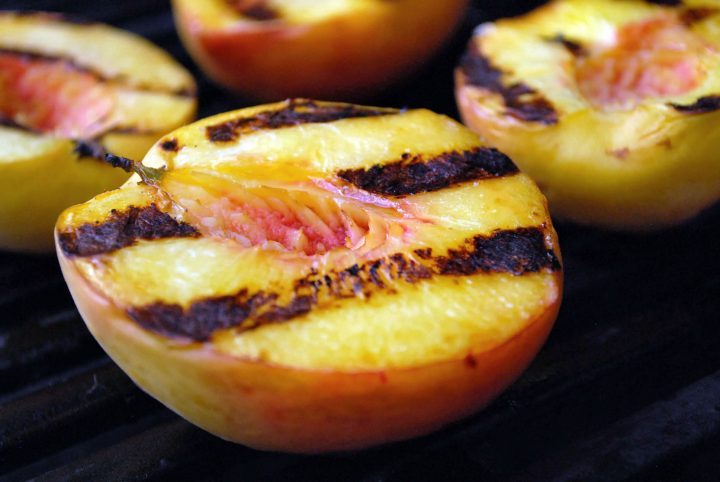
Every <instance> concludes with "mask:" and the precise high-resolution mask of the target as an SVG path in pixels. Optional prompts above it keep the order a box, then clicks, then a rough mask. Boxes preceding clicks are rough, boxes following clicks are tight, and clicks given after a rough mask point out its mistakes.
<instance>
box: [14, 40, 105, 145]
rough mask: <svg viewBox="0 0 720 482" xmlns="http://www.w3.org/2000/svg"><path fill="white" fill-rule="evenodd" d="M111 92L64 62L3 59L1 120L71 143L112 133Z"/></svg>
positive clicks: (17, 57)
mask: <svg viewBox="0 0 720 482" xmlns="http://www.w3.org/2000/svg"><path fill="white" fill-rule="evenodd" d="M112 108H113V99H112V93H111V91H110V88H109V87H108V86H106V85H104V84H103V83H102V81H101V80H99V79H97V78H96V77H95V76H93V75H92V74H90V73H88V72H83V71H81V70H79V69H78V68H77V67H75V66H73V65H71V64H69V63H68V62H66V61H63V60H48V59H37V58H32V57H30V56H23V55H15V54H7V53H4V54H0V115H1V116H2V117H4V118H5V119H7V120H10V121H12V122H14V123H16V124H18V125H20V126H22V127H26V128H28V129H32V130H36V131H40V132H45V133H50V134H54V135H57V136H60V137H68V138H92V137H95V136H97V135H98V134H100V133H101V132H102V131H103V130H105V129H107V127H108V125H107V122H108V120H109V115H110V112H111V111H112Z"/></svg>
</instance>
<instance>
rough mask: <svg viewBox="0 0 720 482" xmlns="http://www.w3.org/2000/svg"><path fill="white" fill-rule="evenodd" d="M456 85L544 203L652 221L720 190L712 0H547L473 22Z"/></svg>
mask: <svg viewBox="0 0 720 482" xmlns="http://www.w3.org/2000/svg"><path fill="white" fill-rule="evenodd" d="M657 3H661V2H657ZM456 97H457V102H458V106H459V108H460V110H461V112H462V116H463V119H464V120H465V123H466V124H467V125H468V126H470V127H471V128H472V129H473V130H475V131H476V132H478V133H479V134H480V135H481V136H482V137H483V138H484V139H486V140H487V141H488V142H489V143H490V144H492V145H494V146H497V147H498V148H499V149H501V150H503V151H504V152H507V153H508V155H510V156H511V157H512V158H513V160H514V161H516V162H517V164H518V165H519V166H520V167H521V168H522V169H523V170H524V171H525V172H527V173H528V174H529V175H530V176H532V177H533V178H534V179H535V180H536V181H537V183H538V184H539V186H540V187H541V189H543V190H544V192H545V194H546V195H547V197H548V201H549V203H550V209H551V211H552V212H553V213H554V214H556V215H557V216H560V217H565V218H568V219H571V220H574V221H576V222H579V223H585V224H595V225H599V226H603V227H608V228H613V229H623V230H651V229H657V228H663V227H667V226H671V225H674V224H677V223H680V222H682V221H684V220H686V219H688V218H691V217H693V216H694V215H696V214H697V213H698V212H699V211H701V210H702V209H704V208H705V207H707V206H708V205H710V204H712V203H714V202H716V201H717V199H718V198H720V163H718V162H717V153H718V151H720V4H718V3H717V2H708V1H706V2H702V1H691V2H682V3H681V4H680V5H679V6H675V7H669V6H661V5H654V4H652V3H651V2H639V1H638V2H634V1H617V0H615V1H605V0H573V1H555V2H552V3H550V4H548V5H546V6H544V7H541V8H540V9H538V10H536V11H534V12H532V13H530V14H528V15H526V16H524V17H519V18H514V19H508V20H501V21H498V22H496V23H491V24H490V23H489V24H484V25H481V26H480V27H479V28H478V29H477V30H476V33H475V35H474V37H473V39H472V40H471V42H470V45H469V48H468V52H467V54H466V55H465V57H464V58H463V60H462V62H461V65H460V67H459V68H458V69H457V71H456Z"/></svg>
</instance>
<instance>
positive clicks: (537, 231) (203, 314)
mask: <svg viewBox="0 0 720 482" xmlns="http://www.w3.org/2000/svg"><path fill="white" fill-rule="evenodd" d="M416 254H418V256H417V258H415V257H411V256H407V255H406V254H403V253H396V254H393V255H390V256H387V257H384V258H382V259H378V260H372V261H368V262H365V263H362V264H355V265H353V266H350V267H349V268H346V269H344V270H341V271H334V270H333V271H328V272H317V271H313V272H311V273H310V274H309V275H308V276H306V277H304V278H301V279H298V280H296V281H295V282H294V283H293V287H292V288H291V289H290V290H289V291H290V293H289V295H285V296H283V295H282V294H280V293H270V292H265V291H258V292H255V293H250V292H248V291H247V290H246V289H244V290H242V291H240V292H239V293H237V294H235V295H233V296H221V297H214V298H206V299H202V300H197V301H194V302H193V303H191V304H190V305H189V307H188V308H186V309H183V308H182V307H181V306H180V305H177V304H168V303H162V302H158V303H153V304H150V305H146V306H142V307H132V308H129V309H128V311H127V312H128V315H129V316H130V317H131V318H132V319H134V320H135V321H136V322H137V323H138V324H140V325H141V326H143V327H144V328H146V329H148V330H151V331H154V332H156V333H159V334H162V335H164V336H171V337H180V338H189V339H191V340H195V341H206V340H208V339H210V337H211V336H212V334H213V333H214V332H215V331H217V330H222V329H229V328H233V329H236V330H238V331H239V332H242V331H248V330H252V329H255V328H257V327H260V326H263V325H267V324H272V323H281V322H287V321H290V320H293V319H295V318H298V317H300V316H303V315H305V314H307V313H309V312H310V311H311V310H313V309H322V308H323V307H325V306H331V305H334V304H336V303H337V302H338V301H340V300H343V299H350V298H357V297H364V298H369V297H371V296H372V295H373V294H374V293H378V292H393V286H394V285H396V284H397V283H410V284H413V283H419V282H422V281H423V280H427V279H430V278H433V277H435V276H469V275H473V274H478V273H510V274H513V275H515V276H522V275H524V274H526V273H536V272H540V271H543V270H549V271H559V270H561V269H562V267H561V265H560V261H559V259H558V257H557V255H556V254H555V252H554V250H553V248H552V247H551V246H549V245H548V242H547V238H546V227H545V226H538V227H524V228H517V229H513V230H504V231H497V232H495V233H492V234H490V235H478V236H475V237H473V238H471V239H468V240H467V241H466V242H465V243H464V244H463V245H462V246H460V247H459V248H457V249H453V250H450V251H448V253H447V254H446V255H445V256H433V255H432V251H431V250H429V249H424V250H419V252H416ZM421 255H422V256H421Z"/></svg>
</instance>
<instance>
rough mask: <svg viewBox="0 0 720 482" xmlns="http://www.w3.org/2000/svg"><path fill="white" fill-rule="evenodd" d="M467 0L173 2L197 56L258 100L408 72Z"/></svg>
mask: <svg viewBox="0 0 720 482" xmlns="http://www.w3.org/2000/svg"><path fill="white" fill-rule="evenodd" d="M467 3H468V2H467V0H444V1H434V0H394V1H392V2H388V1H385V0H322V1H307V0H303V1H298V0H256V1H239V2H238V1H228V0H208V1H204V2H197V1H194V0H174V1H173V8H174V12H175V18H176V24H177V26H178V30H179V32H180V34H181V38H182V40H183V43H184V44H185V46H186V47H187V49H188V50H189V52H190V53H191V54H192V56H193V58H194V59H195V61H196V62H197V63H198V64H199V65H200V66H201V67H202V68H203V70H205V72H206V73H207V74H208V75H210V76H211V77H212V78H213V79H215V80H216V81H217V82H219V83H221V84H223V85H225V86H226V87H228V88H231V89H233V90H236V91H238V92H240V93H242V94H244V95H247V96H249V97H252V98H256V99H260V100H280V99H283V98H286V97H291V96H299V95H300V96H309V97H322V98H337V99H340V98H342V99H348V98H353V99H358V98H361V97H366V96H368V95H370V94H372V93H375V92H378V91H380V90H381V89H383V88H385V87H387V86H389V85H390V84H392V83H393V82H396V81H398V80H399V79H401V78H402V77H405V76H407V75H409V74H410V73H411V72H412V71H413V70H415V69H416V68H417V67H419V66H420V65H421V64H422V63H423V62H424V61H425V60H427V59H428V58H430V56H431V55H432V54H433V53H434V52H436V51H437V49H438V48H439V47H440V46H441V45H442V43H443V41H444V40H445V39H446V38H447V37H448V36H449V35H450V33H451V32H452V30H453V28H454V27H455V25H456V24H457V22H458V20H459V18H460V16H461V14H462V12H463V11H464V9H465V7H466V6H467Z"/></svg>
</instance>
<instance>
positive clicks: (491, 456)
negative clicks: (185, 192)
mask: <svg viewBox="0 0 720 482" xmlns="http://www.w3.org/2000/svg"><path fill="white" fill-rule="evenodd" d="M198 1H202V0H198ZM438 1H441V0H438ZM539 3H541V2H524V1H514V2H503V1H499V0H498V1H490V0H485V1H484V2H475V4H474V5H473V7H472V8H471V9H470V10H469V12H468V14H467V16H466V18H465V20H464V22H463V24H462V26H461V28H460V29H459V31H458V33H457V35H456V36H455V37H454V39H453V40H452V41H451V42H450V43H449V45H448V46H447V48H446V49H445V50H444V51H443V52H441V53H440V54H439V55H438V56H437V57H436V58H435V59H434V61H433V62H431V63H430V65H429V66H427V67H426V68H425V69H424V70H423V71H422V72H420V73H419V74H418V75H416V76H415V77H414V78H413V79H412V80H410V81H407V82H405V83H404V84H402V85H399V86H396V87H394V88H392V89H391V90H390V91H388V92H386V93H385V94H383V95H381V96H379V97H377V98H374V99H371V100H370V101H369V103H374V104H381V105H389V106H396V107H428V108H431V109H433V110H436V111H439V112H443V113H446V114H449V115H452V116H455V117H456V116H457V112H456V110H455V106H454V100H453V94H452V80H451V79H452V77H451V75H452V68H453V67H454V65H455V63H456V62H457V59H458V58H459V56H460V55H461V53H462V50H463V47H464V44H465V42H466V41H467V39H468V38H469V36H470V33H471V31H472V27H473V26H474V25H476V24H478V23H480V22H481V21H486V20H489V19H493V18H496V17H498V16H503V15H512V14H518V13H521V12H523V11H525V10H527V9H528V8H530V7H531V6H534V5H537V4H539ZM0 7H1V8H3V9H10V8H13V9H17V8H21V9H38V10H56V11H64V12H69V13H74V14H79V15H82V16H85V17H88V18H91V19H95V20H101V21H105V22H108V23H110V24H113V25H115V26H118V27H121V28H125V29H129V30H132V31H135V32H137V33H139V34H141V35H144V36H146V37H148V38H149V39H151V40H153V41H154V42H155V43H157V44H159V45H161V46H162V47H164V48H166V49H167V50H169V51H170V52H171V53H172V54H173V55H174V56H175V57H176V58H178V59H179V60H180V61H181V62H183V63H184V64H185V65H186V66H188V67H189V68H191V69H192V70H193V73H194V74H195V75H196V77H197V78H198V80H199V83H200V115H201V116H206V115H209V114H212V113H216V112H221V111H226V110H230V109H234V108H237V107H240V106H243V105H247V104H248V102H246V101H244V100H243V99H240V98H237V97H235V96H233V95H231V94H229V93H228V92H226V91H224V90H222V89H219V88H217V87H215V86H213V85H212V84H211V83H210V82H208V81H207V80H206V79H205V78H204V77H203V76H202V74H200V73H199V72H198V71H197V69H195V68H194V66H193V65H192V63H191V61H190V59H189V57H188V56H187V55H186V53H185V52H184V51H183V49H182V47H181V45H180V43H179V41H178V39H177V37H176V34H175V31H174V26H173V23H172V19H171V16H170V11H169V2H168V1H161V0H144V1H120V0H117V1H114V2H107V1H105V2H100V1H90V0H77V1H73V2H69V1H68V2H64V1H61V0H34V1H33V0H30V1H0ZM557 227H558V231H559V233H560V237H561V246H562V251H563V254H564V257H565V271H566V295H565V300H564V304H563V308H562V311H561V314H560V317H559V319H558V321H557V325H556V328H555V330H554V332H553V334H552V335H551V337H550V340H549V341H548V343H547V345H546V347H545V348H544V350H543V351H542V352H541V354H540V356H539V357H538V358H537V360H536V361H535V362H534V363H533V365H532V366H531V368H530V369H529V370H528V371H527V372H526V373H525V375H523V377H522V378H521V379H520V380H519V381H518V382H517V383H516V384H515V385H513V387H512V388H511V389H510V390H509V391H508V392H506V393H505V394H504V395H503V396H502V397H500V399H498V400H497V401H496V402H495V403H494V404H493V405H491V406H490V407H489V408H488V409H486V410H485V411H484V412H482V413H480V414H477V415H475V416H473V417H470V418H468V419H466V420H463V421H460V422H458V423H456V424H454V425H452V426H451V427H448V428H446V429H445V430H442V431H440V432H438V433H435V434H432V435H429V436H427V437H423V438H419V439H416V440H412V441H408V442H402V443H397V444H392V445H388V446H384V447H380V448H376V449H372V450H367V451H363V452H355V453H347V454H334V455H325V456H297V455H285V454H274V453H262V452H256V451H253V450H250V449H247V448H244V447H242V446H239V445H233V444H229V443H226V442H223V441H221V440H219V439H217V438H215V437H213V436H211V435H208V434H206V433H205V432H203V431H201V430H199V429H197V428H195V427H193V426H191V425H190V424H188V423H187V422H185V421H184V420H182V419H181V418H179V417H177V416H176V415H174V414H172V413H171V412H169V411H168V410H166V409H165V408H163V407H162V406H161V405H160V404H158V403H157V402H155V401H154V400H152V399H151V398H149V397H148V396H146V395H144V394H143V393H142V392H140V391H139V390H138V389H137V388H135V387H134V385H133V384H132V383H131V382H130V381H129V380H128V379H127V377H125V375H124V374H123V373H122V372H121V371H120V370H119V369H118V368H117V367H116V366H115V365H114V364H113V363H112V362H111V361H110V360H109V359H108V358H107V357H106V356H105V355H104V354H103V352H102V351H101V350H100V348H99V347H98V346H97V344H96V343H95V341H94V340H93V339H92V337H91V336H90V335H89V333H88V332H87V330H86V329H85V327H84V325H83V323H82V320H81V319H80V317H79V315H78V314H77V312H76V311H75V308H74V305H73V303H72V300H71V299H70V297H69V295H68V293H67V289H66V288H65V285H64V282H63V280H62V277H61V275H60V273H59V269H58V268H57V262H56V260H55V258H54V257H53V256H47V257H43V256H21V255H14V254H9V253H5V254H3V253H0V479H3V480H25V479H28V478H31V477H38V478H39V479H40V480H55V481H64V480H118V481H120V480H123V481H127V480H146V479H155V480H158V479H161V480H162V479H171V480H308V481H335V480H351V481H388V482H390V481H405V480H447V481H455V480H488V481H509V480H558V481H561V480H583V481H587V480H648V481H650V480H652V481H655V480H666V481H682V480H693V481H697V480H720V350H719V349H718V340H719V339H720V315H719V314H718V311H719V309H720V277H719V276H718V268H720V261H719V260H718V258H719V257H720V248H719V247H718V239H720V209H718V208H717V207H715V208H712V209H710V210H708V211H707V212H705V213H704V214H702V215H701V216H699V217H698V218H697V219H695V220H693V221H691V222H689V223H686V224H684V225H682V226H680V227H678V228H675V229H672V230H668V231H665V232H661V233H655V234H646V235H627V234H618V233H611V232H606V231H600V230H595V229H590V228H582V227H578V226H575V225H571V224H567V223H558V226H557ZM3 474H4V475H3Z"/></svg>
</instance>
